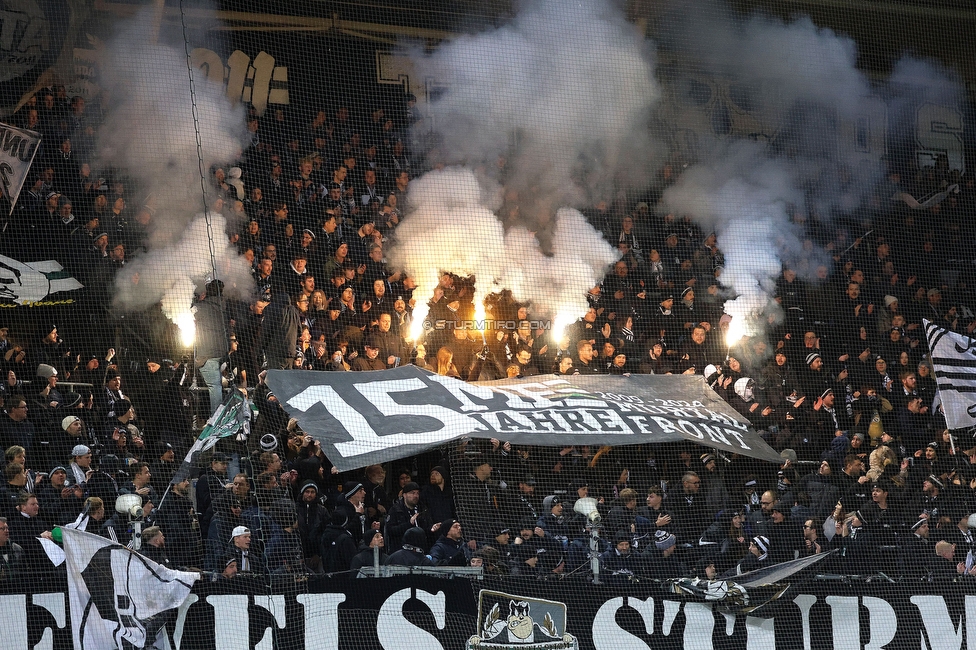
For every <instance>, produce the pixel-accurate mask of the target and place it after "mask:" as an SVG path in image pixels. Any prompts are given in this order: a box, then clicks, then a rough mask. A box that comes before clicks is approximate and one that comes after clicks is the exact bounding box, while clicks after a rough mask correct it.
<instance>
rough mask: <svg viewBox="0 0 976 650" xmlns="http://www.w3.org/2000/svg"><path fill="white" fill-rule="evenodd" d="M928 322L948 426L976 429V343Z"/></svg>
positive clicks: (929, 337)
mask: <svg viewBox="0 0 976 650" xmlns="http://www.w3.org/2000/svg"><path fill="white" fill-rule="evenodd" d="M924 322H925V338H926V340H927V341H928V344H929V351H930V352H931V353H932V370H933V372H934V373H935V380H936V383H937V385H938V397H939V400H940V401H941V403H942V410H943V412H944V413H945V419H946V426H947V427H949V428H950V429H967V428H969V427H973V426H976V339H974V338H973V337H972V336H964V335H963V334H957V333H956V332H953V331H951V330H947V329H946V328H944V327H939V326H938V325H936V324H935V323H932V322H930V321H927V320H926V321H924Z"/></svg>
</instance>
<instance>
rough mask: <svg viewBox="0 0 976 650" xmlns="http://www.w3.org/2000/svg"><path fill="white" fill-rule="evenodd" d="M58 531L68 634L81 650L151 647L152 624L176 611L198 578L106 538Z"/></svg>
mask: <svg viewBox="0 0 976 650" xmlns="http://www.w3.org/2000/svg"><path fill="white" fill-rule="evenodd" d="M61 531H62V536H63V540H64V554H65V561H66V563H67V570H68V600H69V603H70V605H71V633H72V637H73V639H74V647H75V648H78V649H79V650H89V649H91V650H105V649H106V648H118V649H119V650H123V648H128V647H132V646H134V647H136V648H143V647H146V645H147V644H149V645H151V644H152V643H153V642H154V640H155V636H156V635H155V632H156V631H155V630H153V629H152V624H151V621H150V619H151V618H152V617H153V616H156V615H157V614H159V613H161V612H164V611H166V610H168V609H175V608H176V607H179V606H180V605H181V604H182V603H183V601H184V600H186V597H187V596H188V595H189V594H190V589H191V588H192V587H193V583H194V582H195V581H197V580H199V579H200V574H199V573H190V572H187V571H173V570H172V569H167V568H166V567H164V566H161V565H159V564H156V563H155V562H153V561H152V560H150V559H148V558H146V557H143V556H142V555H140V554H139V553H136V552H135V551H133V550H130V549H128V548H126V547H124V546H121V545H119V544H115V543H113V542H111V541H110V540H108V539H105V538H104V537H99V536H98V535H92V534H91V533H86V532H84V531H80V530H76V529H74V528H62V529H61ZM128 644H131V645H128Z"/></svg>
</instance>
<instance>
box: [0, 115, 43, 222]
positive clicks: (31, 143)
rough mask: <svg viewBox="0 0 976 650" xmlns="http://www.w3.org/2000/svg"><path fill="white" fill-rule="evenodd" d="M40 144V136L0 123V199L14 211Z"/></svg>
mask: <svg viewBox="0 0 976 650" xmlns="http://www.w3.org/2000/svg"><path fill="white" fill-rule="evenodd" d="M40 144H41V134H40V133H34V132H33V131H28V130H26V129H18V128H17V127H15V126H10V125H9V124H3V123H2V122H0V197H3V198H6V199H7V200H8V201H10V212H13V211H14V206H15V205H16V204H17V197H19V196H20V190H21V189H23V187H24V181H26V180H27V172H28V170H29V169H30V166H31V163H32V162H34V156H35V155H36V154H37V149H38V147H39V146H40Z"/></svg>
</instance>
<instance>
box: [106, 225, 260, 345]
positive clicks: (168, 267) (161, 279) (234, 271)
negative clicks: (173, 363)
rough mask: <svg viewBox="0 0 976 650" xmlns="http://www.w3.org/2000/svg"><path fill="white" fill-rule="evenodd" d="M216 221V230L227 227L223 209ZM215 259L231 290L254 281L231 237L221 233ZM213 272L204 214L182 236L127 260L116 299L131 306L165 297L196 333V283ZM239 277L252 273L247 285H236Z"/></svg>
mask: <svg viewBox="0 0 976 650" xmlns="http://www.w3.org/2000/svg"><path fill="white" fill-rule="evenodd" d="M210 223H211V226H212V227H213V230H214V232H215V233H222V232H223V231H224V217H223V215H221V214H218V213H211V214H210ZM214 259H215V260H216V265H217V276H218V277H220V278H222V279H223V280H224V282H225V283H227V291H228V293H241V292H242V291H243V290H245V289H247V288H249V287H250V285H251V284H252V281H251V279H250V271H249V265H248V262H247V260H246V259H245V258H244V257H241V256H240V255H238V254H237V249H235V248H234V246H233V245H232V244H231V243H230V241H229V240H228V239H227V238H226V237H220V236H218V237H216V238H215V241H214ZM212 274H213V267H212V266H211V258H210V241H209V238H208V236H207V220H206V219H205V218H204V216H203V214H199V215H197V216H196V217H195V218H194V219H193V221H191V222H190V224H189V225H188V226H187V228H186V229H185V230H184V231H183V234H182V237H181V238H180V239H179V240H177V241H175V242H173V243H171V244H170V245H168V246H164V247H162V248H156V249H153V251H152V252H151V253H150V254H148V255H142V256H140V257H137V258H136V259H135V260H133V261H132V262H130V263H129V264H127V265H126V266H125V269H124V272H123V273H120V274H119V277H118V278H117V280H116V283H115V284H116V294H115V297H116V302H117V303H118V304H120V305H124V306H125V307H126V308H128V309H130V310H143V309H147V308H148V307H151V306H152V305H154V304H156V303H157V302H159V303H161V306H162V310H163V313H164V314H166V316H167V318H169V319H170V320H172V321H173V322H174V323H176V324H177V325H179V327H180V331H181V333H182V334H183V335H184V336H185V337H188V338H190V334H191V333H192V332H193V316H192V314H191V312H190V307H191V305H192V304H193V295H194V290H195V285H196V283H197V282H198V281H200V280H201V279H204V278H206V277H208V276H212ZM235 278H246V281H247V285H245V286H244V287H241V286H235V285H234V284H233V282H234V281H235Z"/></svg>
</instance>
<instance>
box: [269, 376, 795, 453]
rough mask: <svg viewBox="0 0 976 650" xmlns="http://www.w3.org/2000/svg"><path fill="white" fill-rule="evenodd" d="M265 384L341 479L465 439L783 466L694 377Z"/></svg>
mask: <svg viewBox="0 0 976 650" xmlns="http://www.w3.org/2000/svg"><path fill="white" fill-rule="evenodd" d="M267 382H268V386H269V387H270V388H271V390H272V391H274V394H275V396H276V397H277V398H278V403H279V404H281V406H282V408H284V409H285V411H286V412H287V413H288V414H289V415H290V416H292V417H294V418H295V419H297V420H298V423H299V424H300V425H301V427H302V429H304V430H305V431H306V432H307V433H309V434H310V435H312V436H313V437H315V439H316V440H318V441H319V442H320V443H321V444H322V449H323V451H324V452H325V455H326V456H327V457H328V458H329V460H330V461H332V463H333V464H334V465H335V466H336V468H338V469H339V471H347V470H351V469H356V468H359V467H365V466H367V465H371V464H373V463H383V462H387V461H391V460H396V459H398V458H404V457H406V456H410V455H413V454H419V453H421V452H424V451H427V450H429V449H433V448H435V447H438V446H440V445H443V444H446V443H448V442H451V441H453V440H458V439H460V438H462V437H465V436H470V437H472V438H482V439H489V438H499V439H501V440H508V441H510V442H512V443H513V444H524V445H545V446H554V447H558V446H565V445H589V444H594V443H595V442H596V443H598V444H601V445H637V444H647V443H662V442H681V441H687V442H693V443H696V444H700V445H705V446H707V447H712V448H713V449H718V450H720V451H722V452H725V453H729V454H741V455H743V456H751V457H753V458H761V459H763V460H768V461H771V462H775V463H779V462H780V461H781V460H782V459H781V457H780V455H779V454H778V453H777V452H776V450H774V449H773V448H772V447H770V446H769V445H768V444H766V442H765V441H764V440H763V439H762V438H761V437H760V436H759V435H758V434H757V433H756V432H755V431H753V430H752V429H751V428H750V427H749V423H748V422H747V421H745V420H743V419H742V417H741V416H740V415H739V414H738V413H737V412H736V411H735V410H734V409H733V408H732V407H731V406H729V405H728V404H726V403H725V401H724V400H723V399H722V398H721V397H719V396H718V395H717V394H716V393H715V391H713V390H712V389H710V388H709V387H708V386H707V385H706V384H705V380H704V379H702V378H701V377H698V376H689V375H668V376H665V375H633V376H631V377H622V376H612V375H591V376H582V375H575V376H567V377H563V376H557V375H538V376H535V377H528V378H523V379H502V380H499V381H490V382H477V383H467V382H463V381H461V380H459V379H454V378H452V377H442V376H440V375H435V374H433V373H431V372H428V371H426V370H421V369H420V368H418V367H417V366H414V365H407V366H400V367H399V368H392V369H389V370H373V371H370V372H316V371H312V370H270V371H268V376H267Z"/></svg>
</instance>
